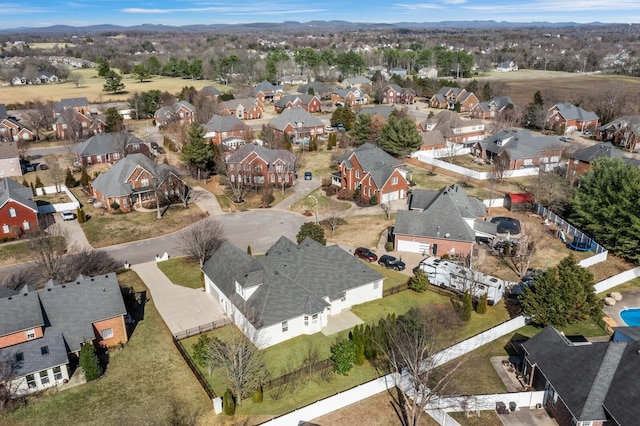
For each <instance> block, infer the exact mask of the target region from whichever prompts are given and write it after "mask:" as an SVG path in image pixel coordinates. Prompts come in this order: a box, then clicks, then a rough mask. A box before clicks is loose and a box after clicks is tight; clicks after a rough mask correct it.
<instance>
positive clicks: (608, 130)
mask: <svg viewBox="0 0 640 426" xmlns="http://www.w3.org/2000/svg"><path fill="white" fill-rule="evenodd" d="M595 136H596V139H598V140H599V141H608V142H611V143H613V144H614V145H616V146H619V147H620V148H623V149H627V150H629V151H631V152H636V151H638V149H639V148H640V115H624V116H622V117H620V118H617V119H615V120H613V121H612V122H610V123H607V124H605V125H603V126H600V127H598V128H597V129H596V133H595Z"/></svg>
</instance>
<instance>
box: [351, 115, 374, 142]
mask: <svg viewBox="0 0 640 426" xmlns="http://www.w3.org/2000/svg"><path fill="white" fill-rule="evenodd" d="M352 132H353V136H354V137H355V139H356V144H358V145H362V144H364V143H367V142H370V141H371V114H360V115H359V116H358V118H357V119H356V121H355V123H354V124H353V129H352Z"/></svg>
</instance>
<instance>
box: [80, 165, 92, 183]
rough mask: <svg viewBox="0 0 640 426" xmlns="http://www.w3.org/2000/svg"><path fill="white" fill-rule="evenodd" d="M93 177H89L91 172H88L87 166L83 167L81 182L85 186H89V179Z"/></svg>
mask: <svg viewBox="0 0 640 426" xmlns="http://www.w3.org/2000/svg"><path fill="white" fill-rule="evenodd" d="M90 179H91V178H90V177H89V173H87V168H86V167H83V168H82V173H81V174H80V184H81V185H82V186H83V187H84V188H87V187H88V186H89V180H90Z"/></svg>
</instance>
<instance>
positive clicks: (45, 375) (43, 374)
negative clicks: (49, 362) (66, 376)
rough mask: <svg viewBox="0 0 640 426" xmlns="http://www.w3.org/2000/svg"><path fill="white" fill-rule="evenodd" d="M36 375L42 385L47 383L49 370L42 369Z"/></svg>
mask: <svg viewBox="0 0 640 426" xmlns="http://www.w3.org/2000/svg"><path fill="white" fill-rule="evenodd" d="M38 375H39V376H40V383H42V386H45V385H48V384H49V372H48V371H47V370H42V371H41V372H40V373H38Z"/></svg>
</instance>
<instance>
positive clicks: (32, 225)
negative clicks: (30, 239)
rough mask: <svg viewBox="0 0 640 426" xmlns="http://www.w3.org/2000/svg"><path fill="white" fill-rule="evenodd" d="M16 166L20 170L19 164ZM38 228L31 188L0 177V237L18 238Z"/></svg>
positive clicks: (36, 207) (35, 206) (36, 212)
mask: <svg viewBox="0 0 640 426" xmlns="http://www.w3.org/2000/svg"><path fill="white" fill-rule="evenodd" d="M17 167H18V170H20V164H18V165H17ZM39 229H40V223H39V220H38V206H37V205H36V203H35V202H34V201H33V193H32V192H31V188H29V187H28V186H23V185H21V184H19V183H18V182H16V181H15V180H13V179H10V178H8V177H4V178H2V179H0V238H19V237H20V236H22V235H23V234H28V233H30V232H36V231H38V230H39Z"/></svg>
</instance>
